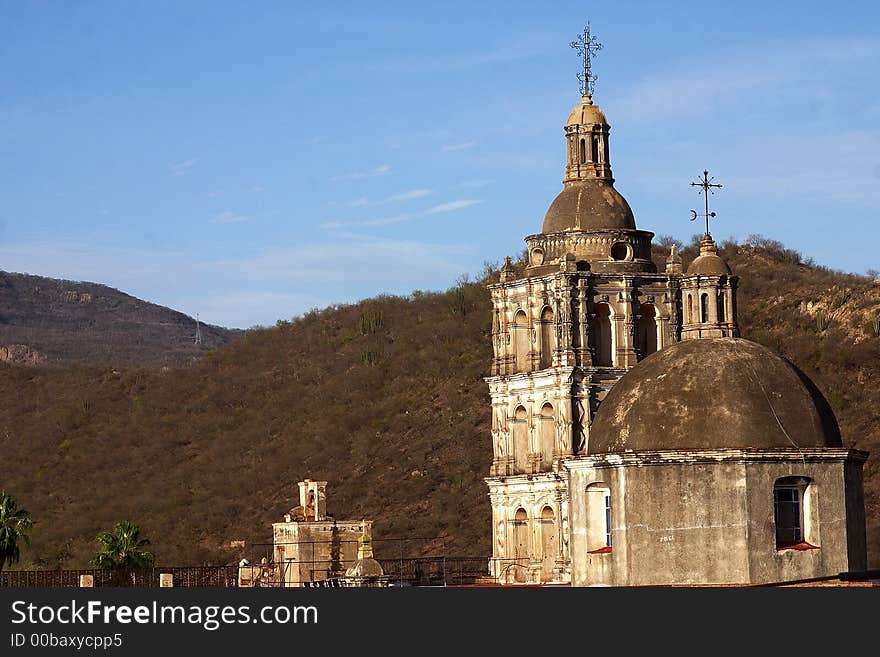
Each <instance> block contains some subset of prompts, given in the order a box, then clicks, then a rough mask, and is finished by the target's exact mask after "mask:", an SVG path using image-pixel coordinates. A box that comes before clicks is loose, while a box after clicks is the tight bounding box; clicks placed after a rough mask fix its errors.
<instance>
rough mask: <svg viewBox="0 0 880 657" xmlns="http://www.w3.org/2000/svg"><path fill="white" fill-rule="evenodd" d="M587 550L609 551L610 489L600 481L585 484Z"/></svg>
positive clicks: (594, 551)
mask: <svg viewBox="0 0 880 657" xmlns="http://www.w3.org/2000/svg"><path fill="white" fill-rule="evenodd" d="M587 551H588V552H591V553H593V554H601V553H603V552H611V489H610V488H609V487H608V485H607V484H604V483H602V482H596V483H595V484H590V485H589V486H587Z"/></svg>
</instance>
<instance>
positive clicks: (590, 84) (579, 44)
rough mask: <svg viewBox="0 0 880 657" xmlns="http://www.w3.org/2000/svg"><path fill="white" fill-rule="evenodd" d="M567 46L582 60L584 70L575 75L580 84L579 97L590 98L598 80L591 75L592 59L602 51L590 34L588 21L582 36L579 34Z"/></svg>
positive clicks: (599, 44)
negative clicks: (576, 52) (575, 51)
mask: <svg viewBox="0 0 880 657" xmlns="http://www.w3.org/2000/svg"><path fill="white" fill-rule="evenodd" d="M569 45H570V46H571V47H572V48H574V49H575V50H577V51H578V54H579V55H580V56H581V57H582V58H583V60H584V70H583V72H582V73H578V74H577V79H578V82H580V88H581V96H592V95H593V91H594V90H595V88H596V80H598V78H597V77H596V76H595V75H593V71H592V68H591V66H592V58H593V57H595V56H596V55H597V54H598V52H599V51H600V50H602V44H601V43H599V41H598V40H597V39H596V37H594V36H593V35H592V34H590V22H589V21H587V24H586V25H585V26H584V32H583V34H579V35H578V38H577V40H575V41H572V42H571V43H570V44H569Z"/></svg>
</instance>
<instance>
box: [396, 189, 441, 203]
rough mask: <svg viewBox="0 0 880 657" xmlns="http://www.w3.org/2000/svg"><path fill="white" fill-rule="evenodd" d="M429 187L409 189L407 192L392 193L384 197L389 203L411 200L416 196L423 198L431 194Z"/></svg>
mask: <svg viewBox="0 0 880 657" xmlns="http://www.w3.org/2000/svg"><path fill="white" fill-rule="evenodd" d="M431 193H432V192H431V190H430V189H411V190H409V191H408V192H401V193H400V194H394V195H393V196H389V197H388V198H387V199H385V201H386V202H389V203H399V202H401V201H412V200H413V199H417V198H424V197H425V196H430V195H431Z"/></svg>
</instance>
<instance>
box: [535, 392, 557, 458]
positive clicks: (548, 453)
mask: <svg viewBox="0 0 880 657" xmlns="http://www.w3.org/2000/svg"><path fill="white" fill-rule="evenodd" d="M538 423H539V424H538V434H539V436H540V441H541V443H540V447H539V449H540V450H541V454H542V459H543V464H544V470H549V469H550V468H551V466H552V465H553V456H554V455H555V453H556V418H555V416H554V415H553V406H552V405H551V404H550V403H549V402H547V403H546V404H544V405H543V406H542V407H541V417H540V418H539V420H538Z"/></svg>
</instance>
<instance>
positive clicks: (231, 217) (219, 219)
mask: <svg viewBox="0 0 880 657" xmlns="http://www.w3.org/2000/svg"><path fill="white" fill-rule="evenodd" d="M249 219H250V217H247V216H245V215H243V214H238V213H237V212H231V211H229V210H224V211H223V212H221V213H220V214H217V215H215V216H214V218H213V219H212V220H211V223H212V224H240V223H241V222H243V221H248V220H249Z"/></svg>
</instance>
